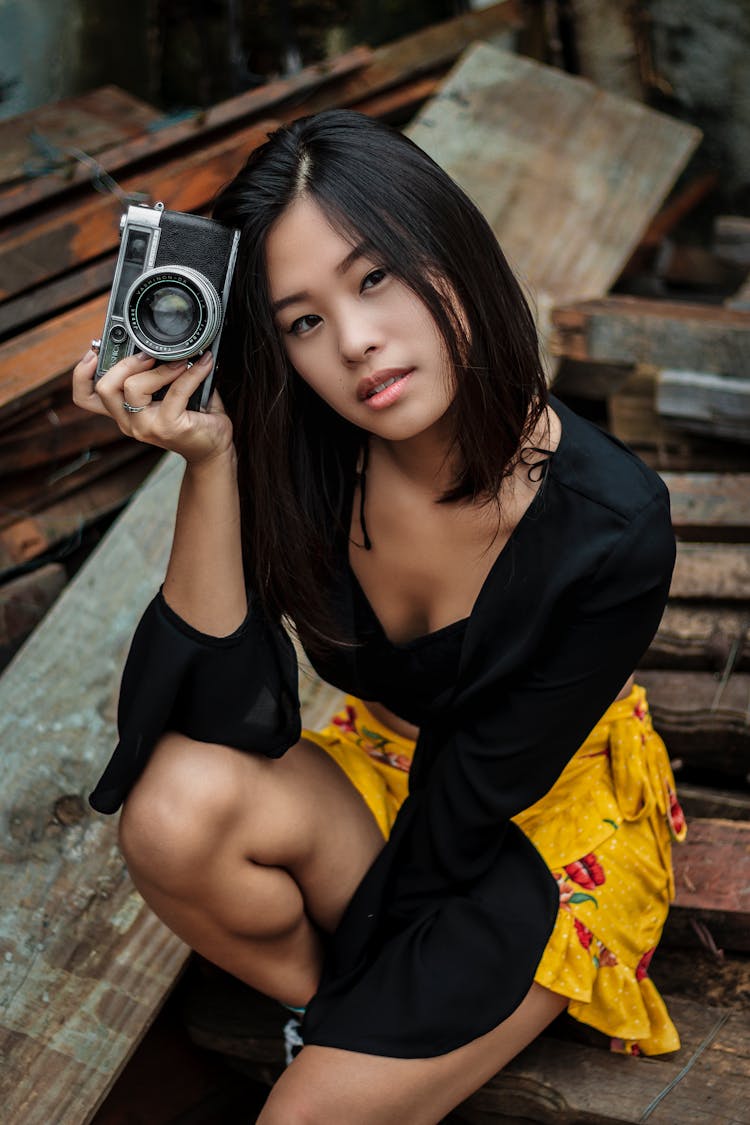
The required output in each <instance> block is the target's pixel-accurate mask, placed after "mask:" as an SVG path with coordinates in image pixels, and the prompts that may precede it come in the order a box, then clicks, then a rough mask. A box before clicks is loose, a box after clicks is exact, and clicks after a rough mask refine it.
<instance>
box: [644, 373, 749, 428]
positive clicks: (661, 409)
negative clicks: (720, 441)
mask: <svg viewBox="0 0 750 1125" xmlns="http://www.w3.org/2000/svg"><path fill="white" fill-rule="evenodd" d="M656 409H657V412H658V414H659V416H660V417H661V418H663V419H664V421H665V422H666V423H667V425H669V426H675V427H678V428H679V429H682V430H690V431H691V432H692V433H697V434H710V435H711V436H713V437H718V438H730V439H731V440H732V441H744V442H750V375H746V376H742V377H739V376H737V375H732V376H727V375H713V374H710V373H708V372H703V371H674V370H670V369H668V368H665V369H664V370H663V371H661V372H660V373H659V378H658V381H657V388H656Z"/></svg>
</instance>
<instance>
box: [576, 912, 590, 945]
mask: <svg viewBox="0 0 750 1125" xmlns="http://www.w3.org/2000/svg"><path fill="white" fill-rule="evenodd" d="M573 925H574V926H575V928H576V933H577V934H578V940H579V941H580V943H581V945H582V946H583V948H584V949H588V948H589V947H590V945H591V942H592V939H593V937H594V935H593V934H592V932H591V930H590V929H589V928H588V926H584V924H583V922H579V920H578V919H577V918H574V919H573Z"/></svg>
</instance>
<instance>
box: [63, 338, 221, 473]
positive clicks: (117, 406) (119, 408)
mask: <svg viewBox="0 0 750 1125" xmlns="http://www.w3.org/2000/svg"><path fill="white" fill-rule="evenodd" d="M211 359H212V357H211V353H210V352H206V353H204V355H203V356H201V358H200V359H199V360H197V361H196V362H195V364H194V365H193V366H191V367H188V366H187V361H180V362H177V363H167V364H160V365H159V366H155V363H156V361H155V360H154V359H152V358H151V356H147V355H144V354H143V353H139V354H138V355H133V356H128V357H127V358H126V359H121V360H120V361H119V363H116V364H114V365H113V366H112V367H111V368H110V369H109V371H107V372H106V374H105V375H103V376H102V377H101V379H100V380H99V381H98V383H96V385H95V384H94V372H95V371H96V353H95V352H93V351H89V352H87V353H86V355H85V356H84V357H83V359H82V360H80V362H79V363H77V364H76V366H75V368H74V369H73V402H74V403H75V404H76V406H80V407H81V408H82V409H83V410H89V411H91V413H92V414H109V415H110V417H112V418H114V420H115V422H116V423H117V425H118V426H119V428H120V429H121V430H122V432H123V433H124V434H127V436H128V437H133V438H135V439H136V440H137V441H142V442H145V443H146V444H147V445H156V446H159V448H161V449H170V450H173V451H174V452H175V453H179V454H181V456H183V457H184V458H185V460H186V461H187V462H188V463H189V464H191V465H197V464H203V463H205V462H207V461H211V460H213V459H214V458H215V457H221V456H223V455H224V454H226V453H228V452H229V451H230V450H231V449H232V423H231V421H230V419H229V416H228V415H227V413H226V411H225V410H224V407H223V405H222V403H221V399H220V398H219V394H218V392H217V391H216V390H214V392H213V394H212V395H211V398H210V400H209V404H208V411H207V412H206V413H202V412H200V411H197V410H188V408H187V404H188V400H189V398H190V396H191V394H192V393H193V391H195V390H196V389H197V387H198V386H200V384H201V382H202V381H203V380H204V379H205V377H206V375H207V374H208V372H209V371H210V370H211ZM165 386H166V387H168V389H167V392H166V394H165V395H164V398H163V399H161V400H156V401H154V400H153V399H152V395H153V394H154V393H155V392H156V391H158V390H159V388H160V387H165ZM126 402H127V403H128V404H129V405H130V406H136V407H139V406H142V407H144V409H143V410H138V411H136V412H132V413H131V412H130V411H128V410H127V409H126V408H125V406H124V405H123V404H124V403H126Z"/></svg>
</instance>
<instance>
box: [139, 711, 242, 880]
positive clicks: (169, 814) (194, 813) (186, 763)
mask: <svg viewBox="0 0 750 1125" xmlns="http://www.w3.org/2000/svg"><path fill="white" fill-rule="evenodd" d="M261 769H262V763H261V762H260V761H259V760H256V758H255V756H254V755H252V754H242V753H241V752H240V751H237V750H232V749H230V748H228V747H226V746H216V745H211V744H208V743H204V742H196V741H195V740H193V739H191V738H187V737H186V736H185V735H181V734H176V733H173V732H170V733H168V734H165V735H163V736H162V738H161V739H160V740H159V742H158V743H157V745H156V747H155V748H154V751H153V753H152V755H151V757H150V759H149V762H148V764H147V766H146V768H145V770H144V771H143V774H142V775H141V777H140V778H139V779H138V781H137V782H136V784H135V786H134V787H133V789H132V791H131V793H130V794H129V796H128V797H127V799H126V801H125V804H124V807H123V810H122V814H121V817H120V826H119V840H120V848H121V850H122V853H123V855H124V856H125V860H126V862H127V864H128V867H129V868H130V869H131V871H132V872H133V873H134V874H135V873H137V874H140V875H142V876H145V877H147V878H150V879H152V880H154V881H158V882H160V883H161V882H163V881H164V879H165V878H166V879H168V880H170V881H173V880H175V879H176V880H178V881H181V880H182V879H183V878H188V879H190V878H191V877H194V876H195V873H196V869H197V865H200V867H201V868H202V867H203V866H204V865H205V864H206V863H207V862H208V861H209V860H210V859H211V857H212V856H215V855H216V854H217V852H218V850H219V845H220V842H221V840H222V839H225V838H226V835H227V833H228V832H229V831H230V830H231V826H232V824H233V823H234V822H235V821H236V820H237V819H238V817H240V816H241V815H242V813H243V810H244V811H245V812H246V804H245V802H246V800H247V794H248V791H252V788H253V785H252V783H253V778H254V776H255V774H256V773H259V772H260V770H261ZM157 876H159V878H158V879H157Z"/></svg>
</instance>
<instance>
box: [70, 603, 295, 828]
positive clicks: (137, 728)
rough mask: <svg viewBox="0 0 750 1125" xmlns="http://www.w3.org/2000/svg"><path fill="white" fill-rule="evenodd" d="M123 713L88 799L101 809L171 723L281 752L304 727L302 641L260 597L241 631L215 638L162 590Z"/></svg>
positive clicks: (147, 619) (131, 669) (123, 697)
mask: <svg viewBox="0 0 750 1125" xmlns="http://www.w3.org/2000/svg"><path fill="white" fill-rule="evenodd" d="M117 720H118V730H119V736H120V738H119V742H118V745H117V747H116V749H115V751H114V754H113V755H112V758H111V759H110V761H109V763H108V765H107V768H106V769H105V771H104V774H103V775H102V777H101V778H100V780H99V782H98V783H97V785H96V787H95V789H94V791H93V792H92V793H91V795H90V797H89V801H90V803H91V805H92V807H93V808H94V809H96V810H97V811H98V812H103V813H113V812H116V811H117V809H118V808H119V807H120V805H121V804H122V802H123V800H124V799H125V797H126V796H127V794H128V792H129V790H130V788H131V787H132V786H133V784H134V783H135V781H136V780H137V778H138V777H139V775H140V773H141V771H142V770H143V768H144V766H145V765H146V762H147V761H148V758H149V755H150V754H151V751H152V750H153V748H154V746H155V744H156V742H157V740H158V739H159V737H160V736H161V735H162V734H163V733H164V732H165V731H167V730H174V731H178V732H180V733H181V734H185V735H187V736H188V737H190V738H194V739H196V740H198V741H200V742H215V743H219V744H222V745H225V746H232V747H234V748H235V749H238V750H245V751H252V752H255V753H258V754H263V755H265V756H266V757H269V758H278V757H281V755H282V754H283V753H284V752H285V751H286V750H287V749H288V748H289V747H290V746H291V745H293V744H294V743H295V742H297V741H298V739H299V737H300V729H301V723H300V712H299V696H298V691H297V658H296V654H295V651H294V646H293V645H292V642H291V641H290V639H289V637H288V636H287V634H286V632H285V630H284V629H283V627H282V626H281V625H274V624H272V623H270V622H268V621H267V620H266V619H265V617H264V616H263V615H262V614H261V613H260V612H259V611H258V610H257V609H256V608H255V606H254V605H253V603H252V602H251V606H250V610H249V612H248V615H247V617H246V618H245V620H244V621H243V623H242V625H241V626H240V627H239V628H238V629H237V630H236V631H235V632H234V633H232V634H230V635H229V636H227V637H211V636H209V635H207V634H205V633H200V632H199V631H198V630H196V629H193V628H192V627H191V626H190V625H188V624H187V622H185V621H183V620H182V618H181V617H179V616H178V615H177V614H176V613H175V612H174V611H173V610H172V609H170V607H169V606H168V605H167V603H166V601H165V600H164V597H163V595H162V593H161V592H159V594H157V596H156V597H155V598H154V600H153V601H152V602H151V603H150V605H149V606H148V607H147V609H146V611H145V613H144V614H143V617H142V618H141V621H140V623H139V625H138V628H137V629H136V632H135V635H134V637H133V641H132V644H131V646H130V652H129V653H128V658H127V661H126V664H125V669H124V672H123V676H122V684H121V689H120V700H119V704H118V713H117Z"/></svg>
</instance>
